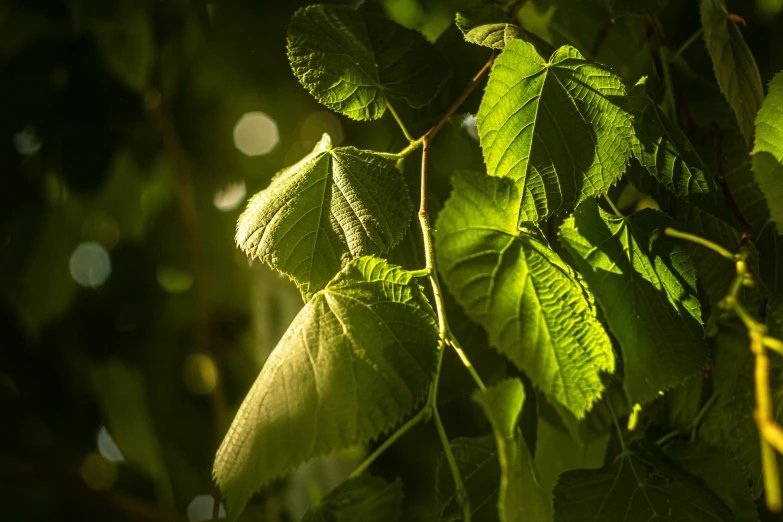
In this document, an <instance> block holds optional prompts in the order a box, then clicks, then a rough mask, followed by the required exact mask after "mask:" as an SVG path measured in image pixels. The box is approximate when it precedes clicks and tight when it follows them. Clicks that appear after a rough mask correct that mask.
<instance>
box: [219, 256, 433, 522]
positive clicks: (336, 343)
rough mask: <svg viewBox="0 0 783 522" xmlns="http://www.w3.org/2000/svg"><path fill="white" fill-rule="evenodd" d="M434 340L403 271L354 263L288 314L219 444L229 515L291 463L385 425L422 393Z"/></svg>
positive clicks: (425, 310) (420, 298)
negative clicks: (296, 311) (290, 319)
mask: <svg viewBox="0 0 783 522" xmlns="http://www.w3.org/2000/svg"><path fill="white" fill-rule="evenodd" d="M437 346H438V329H437V326H436V324H435V317H434V313H433V311H432V308H431V307H430V305H429V304H428V303H427V300H426V298H425V297H424V295H423V294H422V292H421V288H420V287H419V286H418V284H416V282H415V280H413V279H412V278H411V276H410V274H409V273H408V272H406V271H404V270H402V269H400V268H398V267H395V266H392V265H388V264H387V263H386V262H385V261H383V260H381V259H377V258H371V257H362V258H359V259H355V260H354V261H352V262H351V263H350V264H349V265H348V266H347V267H346V268H345V269H344V270H343V271H342V272H341V273H340V274H339V275H338V276H337V277H336V278H335V279H334V280H333V281H331V282H330V283H329V285H328V286H327V287H326V288H325V289H324V290H322V291H320V292H318V293H317V294H315V296H313V298H312V299H311V300H310V302H308V303H307V305H306V306H305V307H304V308H303V309H302V311H301V312H300V313H299V315H297V317H296V319H294V322H293V323H292V324H291V326H290V327H289V329H288V331H287V332H286V334H285V335H284V336H283V338H282V339H281V340H280V342H279V343H278V345H277V347H276V348H275V350H274V351H273V352H272V354H271V355H270V356H269V359H268V360H267V362H266V364H265V365H264V367H263V369H262V370H261V373H260V374H259V376H258V379H256V382H255V384H253V387H252V388H251V390H250V392H248V394H247V397H245V400H244V401H243V403H242V405H241V406H240V408H239V411H238V412H237V415H236V417H235V418H234V421H233V423H232V424H231V428H230V429H229V431H228V434H227V435H226V437H225V439H224V440H223V443H222V444H221V446H220V449H219V450H218V453H217V457H216V459H215V466H214V475H215V478H216V480H217V483H218V485H219V486H220V488H221V490H222V491H223V493H224V494H225V496H226V498H227V499H228V503H229V508H230V514H231V515H232V516H234V517H236V516H237V515H238V514H239V512H241V511H242V508H243V507H244V505H245V503H246V502H247V500H248V499H249V498H250V496H251V495H252V494H253V492H254V491H256V490H257V489H259V488H260V487H261V486H263V485H264V484H266V483H268V482H269V481H270V480H272V479H273V478H275V477H277V476H279V475H281V474H282V473H285V472H286V471H288V470H290V469H291V468H293V467H294V466H296V465H298V464H300V463H302V462H304V461H306V460H308V459H311V458H313V457H317V456H320V455H325V454H327V453H329V452H331V451H334V450H337V449H343V448H346V447H349V446H352V445H355V444H359V443H361V442H364V441H366V440H368V439H371V438H374V437H377V436H379V435H380V434H381V433H383V432H384V431H385V430H388V429H390V428H392V427H393V426H394V425H395V424H396V423H397V422H398V421H399V420H401V419H402V418H403V417H405V416H406V415H407V414H408V413H409V412H410V411H411V410H412V409H413V408H414V407H415V406H416V405H417V404H419V402H420V401H421V399H422V398H423V397H424V396H425V395H426V393H427V389H428V387H429V384H430V381H431V380H432V377H433V375H434V373H435V368H436V365H437Z"/></svg>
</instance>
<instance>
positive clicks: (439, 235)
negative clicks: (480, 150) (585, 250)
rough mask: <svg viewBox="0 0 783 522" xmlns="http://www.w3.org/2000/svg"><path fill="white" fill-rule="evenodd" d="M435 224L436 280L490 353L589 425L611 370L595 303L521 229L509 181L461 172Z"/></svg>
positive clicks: (547, 251) (558, 261)
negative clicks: (485, 337) (485, 338)
mask: <svg viewBox="0 0 783 522" xmlns="http://www.w3.org/2000/svg"><path fill="white" fill-rule="evenodd" d="M453 183H454V191H453V193H452V196H451V198H450V199H449V200H448V201H447V202H446V205H445V207H444V209H443V210H442V211H441V213H440V214H439V216H438V222H437V225H436V235H435V238H436V247H437V248H436V252H437V262H438V267H439V271H440V273H441V274H442V275H443V278H444V279H445V281H446V284H447V286H448V288H449V290H450V291H451V293H452V294H453V295H454V296H455V297H456V299H457V301H458V302H459V303H460V305H461V306H462V307H463V308H464V309H465V311H466V312H467V314H468V316H469V317H470V318H472V319H473V320H474V321H476V322H478V323H479V324H481V325H482V326H483V327H484V328H485V329H486V330H487V333H488V334H489V337H490V342H491V344H492V345H493V346H494V347H496V348H497V349H498V350H499V351H500V352H501V353H503V354H505V355H506V356H507V357H508V358H509V359H511V361H513V362H514V364H516V365H517V367H519V368H520V369H521V370H523V371H524V372H525V373H526V374H527V375H528V376H529V377H530V379H531V380H532V381H533V384H535V385H536V386H538V387H539V388H541V389H542V390H543V391H544V392H545V393H546V394H547V395H549V396H550V397H551V398H552V399H553V400H555V401H557V402H559V403H561V404H562V405H564V406H566V407H567V408H568V409H569V410H570V411H571V412H573V414H574V415H576V416H578V417H583V416H584V414H585V412H586V411H587V410H589V409H590V407H591V406H592V405H593V403H594V402H595V401H596V400H597V399H598V398H599V397H600V396H601V392H602V391H603V388H604V387H603V384H602V383H601V379H600V374H601V372H609V373H611V372H613V371H614V354H613V352H612V346H611V342H610V340H609V337H608V336H607V334H606V332H605V331H604V329H603V327H602V326H601V324H600V323H599V322H598V319H597V318H596V310H595V307H594V305H593V303H592V296H591V295H590V294H589V292H588V291H587V290H586V289H585V287H584V286H583V284H582V282H581V281H580V279H579V277H578V276H577V275H576V273H575V272H574V271H573V270H572V269H571V268H570V267H569V266H568V265H567V264H566V263H564V262H563V261H562V260H561V259H560V257H558V255H557V254H556V253H555V252H554V251H553V250H552V249H551V248H550V246H549V245H548V244H547V243H546V242H545V241H544V240H543V239H541V238H540V237H539V236H538V234H537V233H536V232H535V230H534V227H533V225H529V224H528V225H524V224H523V225H522V226H521V227H520V224H519V222H518V221H517V212H518V208H519V201H520V194H519V190H518V188H517V185H515V184H513V183H512V182H511V180H509V179H504V178H496V177H491V176H486V175H483V174H476V173H458V174H457V175H456V176H455V177H454V178H453Z"/></svg>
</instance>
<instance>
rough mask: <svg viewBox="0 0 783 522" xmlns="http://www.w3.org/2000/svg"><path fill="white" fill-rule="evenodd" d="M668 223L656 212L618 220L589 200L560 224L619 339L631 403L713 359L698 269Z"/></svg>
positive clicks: (644, 400)
mask: <svg viewBox="0 0 783 522" xmlns="http://www.w3.org/2000/svg"><path fill="white" fill-rule="evenodd" d="M670 224H671V220H670V218H669V217H667V216H666V215H665V214H663V213H661V212H658V211H656V210H651V209H644V210H640V211H638V212H634V213H633V214H631V215H630V216H627V217H619V216H615V215H613V214H608V213H606V212H604V211H603V210H602V209H601V208H600V207H599V206H598V204H597V203H596V202H595V200H588V201H585V202H584V203H582V204H581V205H580V206H579V208H577V209H576V211H575V212H574V214H573V216H572V217H570V218H568V219H567V220H566V221H565V223H563V226H562V227H561V228H560V237H561V238H562V242H563V244H564V246H565V247H566V248H567V249H568V251H569V252H570V253H571V255H572V256H573V258H574V260H575V262H576V265H577V267H578V268H579V271H580V272H581V273H582V275H583V276H584V278H585V280H586V281H587V284H588V287H589V288H590V290H591V291H592V292H593V294H595V297H596V300H597V301H598V304H599V305H600V306H601V309H602V310H603V311H604V317H605V318H606V321H607V323H609V328H610V329H611V331H612V333H613V334H614V336H615V337H616V338H617V340H618V341H619V342H620V346H621V348H622V352H623V387H624V389H625V393H626V395H627V396H628V400H629V401H630V403H631V404H646V403H648V402H651V401H653V400H654V399H656V398H657V397H658V394H659V392H661V391H665V390H667V389H669V388H671V387H673V386H675V385H677V384H679V383H681V382H683V381H684V380H685V379H686V378H687V377H689V376H691V375H693V374H695V373H697V372H698V371H699V369H700V368H701V367H702V365H704V363H705V362H706V361H707V346H706V344H705V342H704V331H703V328H702V325H701V307H700V305H699V300H698V298H697V296H696V274H695V272H694V269H693V265H692V263H691V259H690V256H689V254H688V249H687V245H686V244H685V243H683V242H681V241H678V240H674V239H671V238H669V237H667V236H666V235H665V234H664V233H663V229H664V228H666V227H667V226H669V225H670Z"/></svg>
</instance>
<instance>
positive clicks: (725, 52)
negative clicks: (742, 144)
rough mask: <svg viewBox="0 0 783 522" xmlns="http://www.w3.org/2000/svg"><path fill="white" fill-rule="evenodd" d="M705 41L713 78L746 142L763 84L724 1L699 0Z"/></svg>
mask: <svg viewBox="0 0 783 522" xmlns="http://www.w3.org/2000/svg"><path fill="white" fill-rule="evenodd" d="M700 11H701V23H702V26H703V27H704V41H705V42H706V43H707V51H709V53H710V57H711V58H712V65H713V68H714V69H715V77H716V78H717V79H718V85H719V86H720V90H721V92H722V93H723V95H724V96H725V97H726V99H727V100H728V102H729V103H730V104H731V107H732V108H733V109H734V114H735V115H736V116H737V121H738V122H739V126H740V130H741V131H742V134H743V135H744V136H745V140H746V141H747V142H748V143H751V142H752V141H753V131H754V126H753V122H754V120H755V119H756V113H758V111H759V109H760V108H761V103H762V101H763V100H764V86H763V85H762V83H761V74H759V68H758V66H757V65H756V60H754V59H753V55H752V54H751V52H750V49H748V45H747V44H746V43H745V39H744V38H743V37H742V33H741V32H740V30H739V28H738V27H737V24H736V23H735V22H734V21H733V20H731V19H730V18H729V12H728V10H727V9H726V4H725V2H724V0H701V3H700Z"/></svg>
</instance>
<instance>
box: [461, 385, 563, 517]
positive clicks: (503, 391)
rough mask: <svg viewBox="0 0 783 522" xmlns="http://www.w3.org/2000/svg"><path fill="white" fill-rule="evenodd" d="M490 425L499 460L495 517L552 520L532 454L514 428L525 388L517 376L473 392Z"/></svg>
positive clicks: (548, 502)
mask: <svg viewBox="0 0 783 522" xmlns="http://www.w3.org/2000/svg"><path fill="white" fill-rule="evenodd" d="M473 400H474V401H476V402H477V403H478V404H479V405H480V406H481V409H482V410H484V415H486V416H487V418H488V419H489V423H490V424H491V425H492V432H493V433H494V435H495V445H496V447H497V452H498V459H499V461H500V488H499V491H498V502H497V506H498V519H499V520H500V522H523V521H525V522H526V521H529V520H536V521H540V522H547V521H549V520H552V505H551V503H550V500H549V498H548V497H547V495H546V493H545V492H544V489H543V488H542V487H541V482H540V480H539V478H538V472H537V471H536V469H535V465H534V464H533V456H532V455H531V454H530V450H529V449H528V447H527V444H526V443H525V440H524V438H523V437H522V432H521V431H520V430H519V428H518V427H517V419H518V418H519V415H520V414H521V413H522V405H523V404H524V402H525V388H524V386H523V385H522V381H520V380H519V379H508V380H505V381H501V382H499V383H498V384H496V385H495V386H492V387H490V388H487V389H486V390H484V391H477V392H476V393H475V394H474V395H473Z"/></svg>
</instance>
